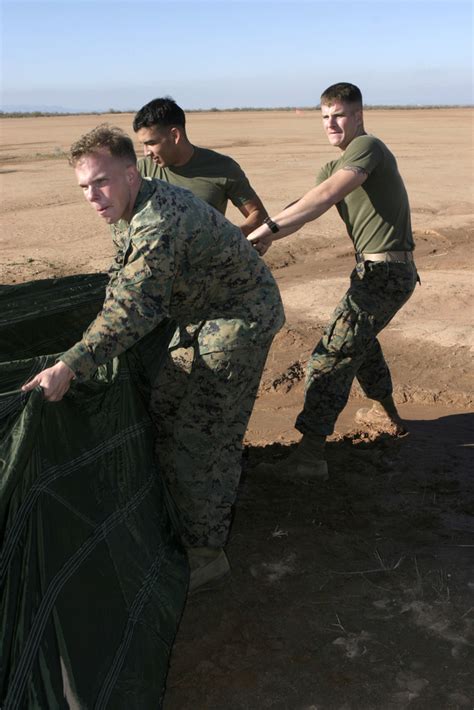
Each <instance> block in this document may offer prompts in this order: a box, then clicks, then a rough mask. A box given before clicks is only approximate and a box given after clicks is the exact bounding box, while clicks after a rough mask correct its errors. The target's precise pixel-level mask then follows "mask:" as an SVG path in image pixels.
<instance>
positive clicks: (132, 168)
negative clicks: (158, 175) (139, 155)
mask: <svg viewBox="0 0 474 710" xmlns="http://www.w3.org/2000/svg"><path fill="white" fill-rule="evenodd" d="M137 174H138V171H137V167H136V165H128V166H127V181H128V182H129V183H130V184H132V183H133V182H135V179H136V176H137Z"/></svg>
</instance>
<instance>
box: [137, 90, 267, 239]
mask: <svg viewBox="0 0 474 710" xmlns="http://www.w3.org/2000/svg"><path fill="white" fill-rule="evenodd" d="M133 130H134V131H135V133H136V134H137V137H138V140H139V141H140V142H141V143H142V144H143V150H144V154H145V157H144V158H142V159H141V160H139V161H138V170H139V172H140V173H141V175H142V176H143V177H145V178H159V179H160V180H165V181H166V182H170V183H171V184H173V185H177V186H178V187H185V188H187V189H188V190H191V192H193V193H194V195H196V197H199V198H200V199H201V200H204V202H207V203H208V204H209V205H211V206H212V207H214V208H215V209H216V210H218V211H219V212H221V213H222V214H225V211H226V208H227V203H228V201H229V200H230V201H231V202H232V204H233V205H235V206H236V207H237V209H239V210H240V212H241V213H242V214H243V216H244V218H245V219H244V221H243V222H242V223H241V224H240V225H239V227H240V228H241V230H242V231H243V233H244V234H245V235H247V234H249V233H250V232H251V231H252V230H253V229H255V228H256V227H258V226H259V225H260V224H262V222H263V220H264V218H265V217H267V212H266V210H265V208H264V206H263V204H262V201H261V200H260V198H259V197H258V195H257V193H256V192H255V190H254V189H253V188H252V187H251V185H250V183H249V181H248V179H247V177H246V175H245V173H244V172H243V170H242V168H241V167H240V166H239V165H238V163H236V162H235V160H233V159H232V158H230V157H229V156H227V155H223V154H222V153H217V152H216V151H214V150H209V149H208V148H200V147H198V146H195V145H193V144H192V143H191V142H190V141H189V139H188V136H187V134H186V116H185V113H184V111H183V110H182V109H181V108H180V107H179V106H178V105H177V104H176V103H175V101H173V99H171V98H169V97H166V98H162V99H153V101H150V102H149V103H148V104H146V105H145V106H143V107H142V108H141V109H140V110H139V111H138V112H137V114H136V115H135V118H134V120H133Z"/></svg>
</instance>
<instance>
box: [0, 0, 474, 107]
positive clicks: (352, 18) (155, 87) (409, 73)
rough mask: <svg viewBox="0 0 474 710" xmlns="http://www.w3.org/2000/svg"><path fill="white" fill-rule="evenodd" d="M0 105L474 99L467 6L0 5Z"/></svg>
mask: <svg viewBox="0 0 474 710" xmlns="http://www.w3.org/2000/svg"><path fill="white" fill-rule="evenodd" d="M0 2H1V5H0V7H1V17H0V21H1V110H4V111H12V110H59V111H108V110H109V109H115V110H119V111H128V110H130V111H136V110H137V109H139V108H140V107H141V106H142V105H144V104H145V103H147V102H148V101H150V100H151V99H153V98H156V97H159V96H165V95H169V96H172V97H173V98H174V99H175V100H176V101H177V102H178V103H179V104H180V105H181V106H182V107H183V108H184V109H185V110H191V109H211V108H218V109H224V108H243V107H255V108H272V107H282V106H291V107H301V108H304V107H309V106H317V105H318V104H319V96H320V94H321V92H322V91H323V90H324V89H325V88H326V87H327V86H329V85H330V84H333V83H336V82H338V81H350V82H352V83H354V84H357V85H358V86H359V87H360V89H361V90H362V93H363V96H364V102H365V103H366V104H369V105H452V104H472V102H473V92H472V62H473V51H472V50H473V2H472V0H398V1H396V2H395V1H392V0H290V1H287V0H264V1H260V0H213V1H209V2H207V1H202V0H194V1H186V0H172V2H168V1H167V0H127V1H121V0H49V1H45V0H29V1H25V0H0Z"/></svg>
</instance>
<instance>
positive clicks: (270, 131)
mask: <svg viewBox="0 0 474 710" xmlns="http://www.w3.org/2000/svg"><path fill="white" fill-rule="evenodd" d="M103 120H106V121H110V122H113V123H115V124H116V125H119V126H121V127H122V128H125V129H126V130H128V131H130V130H131V122H132V115H130V114H121V115H113V116H93V115H91V116H70V117H60V116H59V117H52V118H23V119H2V121H1V124H0V126H1V131H2V145H1V158H2V163H1V170H0V179H1V185H2V201H3V214H2V225H1V226H2V229H1V235H2V236H1V251H0V282H2V283H14V282H16V283H18V282H22V281H27V280H30V279H41V278H49V277H52V276H60V275H61V276H62V275H68V274H72V273H87V272H92V271H101V270H104V269H105V268H106V267H107V265H108V262H109V260H110V257H111V254H112V249H111V242H110V239H109V236H108V228H107V227H106V226H105V225H104V224H101V223H100V220H99V219H98V217H97V216H96V215H95V214H94V213H93V211H92V210H91V209H90V207H88V206H87V205H86V203H85V201H84V199H83V197H82V195H81V193H80V190H79V188H78V187H77V186H76V185H75V181H74V174H73V172H72V170H71V168H70V167H68V165H67V163H66V160H65V158H64V151H65V150H67V148H68V147H69V145H70V143H71V142H72V141H73V140H75V139H76V138H77V137H78V136H79V135H80V134H81V133H83V132H85V131H87V130H89V129H90V128H93V127H94V126H95V125H97V124H98V123H99V122H101V121H103ZM366 129H367V131H368V132H370V133H373V134H375V135H377V136H378V137H380V138H382V140H384V141H385V142H386V143H387V144H388V145H389V147H390V148H391V149H392V150H393V152H394V153H395V155H396V156H397V159H398V163H399V168H400V171H401V173H402V175H403V177H404V179H405V182H406V186H407V189H408V192H409V195H410V201H411V207H412V219H413V227H414V231H415V239H416V243H417V248H416V262H417V266H418V269H419V273H420V276H421V286H418V287H417V289H416V292H415V294H414V296H413V297H412V299H411V300H410V301H409V302H408V304H407V305H406V306H405V308H404V309H403V310H402V311H401V312H400V313H399V314H398V315H397V317H396V318H395V319H394V320H393V322H392V323H391V324H390V326H389V327H388V328H387V329H386V331H385V332H384V333H383V334H382V336H381V342H382V345H383V348H384V351H385V353H386V356H387V359H388V361H389V364H390V366H391V369H392V374H393V377H394V382H395V395H396V399H397V402H398V403H399V405H400V410H401V413H402V414H403V416H404V417H405V418H406V419H407V420H408V423H409V427H410V434H409V435H408V436H407V437H404V438H402V439H398V440H396V439H395V440H394V439H392V438H390V437H389V436H387V435H384V434H383V433H381V432H375V431H372V432H370V431H363V430H362V429H361V428H360V426H357V425H356V423H355V420H354V417H353V415H354V412H355V410H356V409H357V408H358V407H359V406H361V405H363V404H365V402H364V400H363V397H362V393H361V392H360V390H359V389H358V388H357V387H356V386H355V387H354V388H353V392H352V394H351V398H350V401H349V404H348V406H347V408H346V410H345V412H344V413H343V414H342V415H341V417H340V420H339V421H338V424H337V431H336V433H335V435H334V436H333V437H332V439H331V441H330V443H329V446H328V449H329V453H328V458H329V466H330V479H329V482H328V483H325V484H320V485H314V484H313V485H311V484H302V483H296V482H291V481H285V480H281V479H280V478H278V476H277V475H276V474H275V475H272V474H271V473H265V474H262V473H259V472H258V471H256V470H255V469H256V464H257V463H259V462H260V461H266V462H273V461H278V460H280V459H281V458H283V457H284V456H286V455H287V453H288V452H289V451H290V450H291V447H292V445H293V444H294V442H296V441H297V440H298V438H299V435H298V433H297V432H296V431H295V430H294V428H293V422H294V418H295V415H296V414H297V412H298V411H299V407H300V406H301V402H302V397H303V377H304V366H305V363H306V361H307V358H308V356H309V354H310V352H311V350H312V348H313V346H314V344H315V343H316V341H317V339H318V337H319V336H320V334H321V332H322V328H323V326H324V322H325V321H326V319H327V318H328V316H329V315H330V313H331V311H332V310H333V308H334V306H335V305H336V303H337V301H338V299H339V297H340V296H341V295H342V294H343V293H344V290H345V288H346V285H347V282H348V275H349V273H350V270H351V268H352V265H353V255H352V250H351V245H350V242H349V239H348V238H347V236H346V235H345V232H344V227H343V224H342V222H341V221H340V220H339V217H338V215H337V213H336V211H335V209H332V210H330V212H329V213H327V214H326V215H324V216H323V217H322V218H320V219H319V220H318V221H317V222H314V223H311V224H310V225H308V226H306V227H304V228H303V229H302V230H301V231H300V232H299V233H298V234H297V235H294V236H293V237H289V238H288V239H285V240H282V241H281V242H279V243H278V244H276V245H275V246H274V247H273V248H272V249H271V250H270V251H269V252H268V255H267V256H266V260H267V262H268V264H269V265H270V266H271V267H272V269H273V271H274V274H275V276H276V278H277V280H278V283H279V285H280V288H281V291H282V295H283V300H284V303H285V308H286V313H287V323H286V325H285V327H284V329H283V330H282V332H281V333H280V334H279V335H278V336H277V338H276V340H275V343H274V345H273V347H272V350H271V353H270V356H269V360H268V364H267V368H266V370H265V374H264V378H263V382H262V386H261V390H260V396H259V399H258V402H257V406H256V409H255V412H254V415H253V417H252V420H251V423H250V427H249V431H248V435H247V447H246V452H245V458H244V475H243V480H242V484H241V488H240V495H239V499H238V502H237V506H236V515H235V520H234V525H233V529H232V534H231V539H230V543H229V549H228V552H229V557H230V560H231V563H232V567H233V573H232V576H231V577H229V578H228V579H227V580H225V581H223V582H222V584H221V585H220V586H219V587H217V588H216V589H213V590H208V591H204V592H201V593H200V594H196V595H195V596H193V597H191V598H190V600H189V602H188V605H187V608H186V611H185V614H184V618H183V621H182V624H181V628H180V631H179V634H178V638H177V641H176V645H175V649H174V654H173V659H172V665H171V671H170V676H169V682H168V691H167V696H166V702H165V708H166V710H260V708H275V709H277V710H372V709H374V710H375V709H380V710H386V709H391V708H394V709H395V708H397V709H398V708H408V707H409V708H410V709H411V710H413V709H414V710H448V709H452V710H455V709H457V708H472V707H474V688H473V681H472V673H471V672H472V656H473V645H474V602H473V592H474V568H473V564H472V555H473V535H472V532H473V527H472V512H473V508H474V484H473V481H472V473H473V468H472V455H471V454H472V441H473V419H474V417H473V415H472V367H471V359H470V358H471V355H472V350H473V349H474V348H473V346H474V337H473V328H472V321H473V308H472V284H473V259H472V246H471V244H470V237H471V232H472V222H473V220H472V214H473V204H474V196H473V191H472V184H473V182H472V178H473V172H472V168H473V159H472V149H473V142H472V111H471V110H470V109H437V110H431V109H424V110H371V111H367V112H366ZM188 133H189V136H190V139H191V140H192V141H193V142H195V143H196V144H198V145H203V146H207V147H210V148H213V149H215V150H218V151H221V152H223V153H227V154H229V155H231V156H232V157H234V158H235V159H236V160H237V161H238V162H239V163H240V164H241V165H242V167H243V168H244V170H245V171H246V173H247V174H248V176H249V177H250V179H251V182H252V184H253V186H254V187H255V188H256V190H257V192H258V193H259V194H260V196H261V197H262V199H263V201H264V203H265V204H266V206H267V208H268V210H269V212H270V213H271V214H272V213H273V214H276V213H277V212H278V211H279V210H280V209H281V208H282V207H283V206H284V205H285V204H288V203H289V202H291V201H293V200H295V199H296V198H297V197H299V196H300V195H301V194H303V192H305V191H307V190H308V189H309V188H310V187H311V186H312V185H313V184H314V176H315V173H316V172H317V170H318V168H319V167H320V166H321V165H322V164H323V163H324V162H326V161H327V160H330V159H332V158H334V157H335V153H334V149H333V148H331V147H330V146H329V145H328V144H327V142H326V139H325V137H324V135H323V133H322V129H321V127H320V125H319V117H318V115H317V113H316V112H313V111H303V112H298V113H295V112H277V111H275V112H238V113H223V112H214V113H196V114H190V115H189V117H188ZM137 147H138V146H137ZM228 217H229V218H230V219H231V220H233V221H237V220H238V213H237V212H236V210H235V209H234V208H231V209H229V212H228Z"/></svg>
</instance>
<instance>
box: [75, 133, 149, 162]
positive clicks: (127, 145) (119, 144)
mask: <svg viewBox="0 0 474 710" xmlns="http://www.w3.org/2000/svg"><path fill="white" fill-rule="evenodd" d="M99 148H107V149H108V150H109V151H110V154H111V155H113V156H114V157H116V158H122V159H123V160H124V162H127V163H129V164H130V165H136V163H137V155H136V153H135V148H134V147H133V142H132V139H131V138H130V136H128V135H127V134H126V133H125V131H122V129H121V128H118V127H117V126H111V125H109V124H108V123H101V124H100V126H97V127H96V128H94V129H93V130H92V131H89V133H85V134H84V135H83V136H81V137H80V138H79V139H78V140H77V141H76V142H75V143H73V144H72V146H71V148H70V149H69V155H68V158H69V164H70V165H71V166H72V167H74V166H75V165H77V163H78V162H79V161H80V159H81V158H82V157H84V155H89V154H90V153H95V152H97V150H98V149H99Z"/></svg>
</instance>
